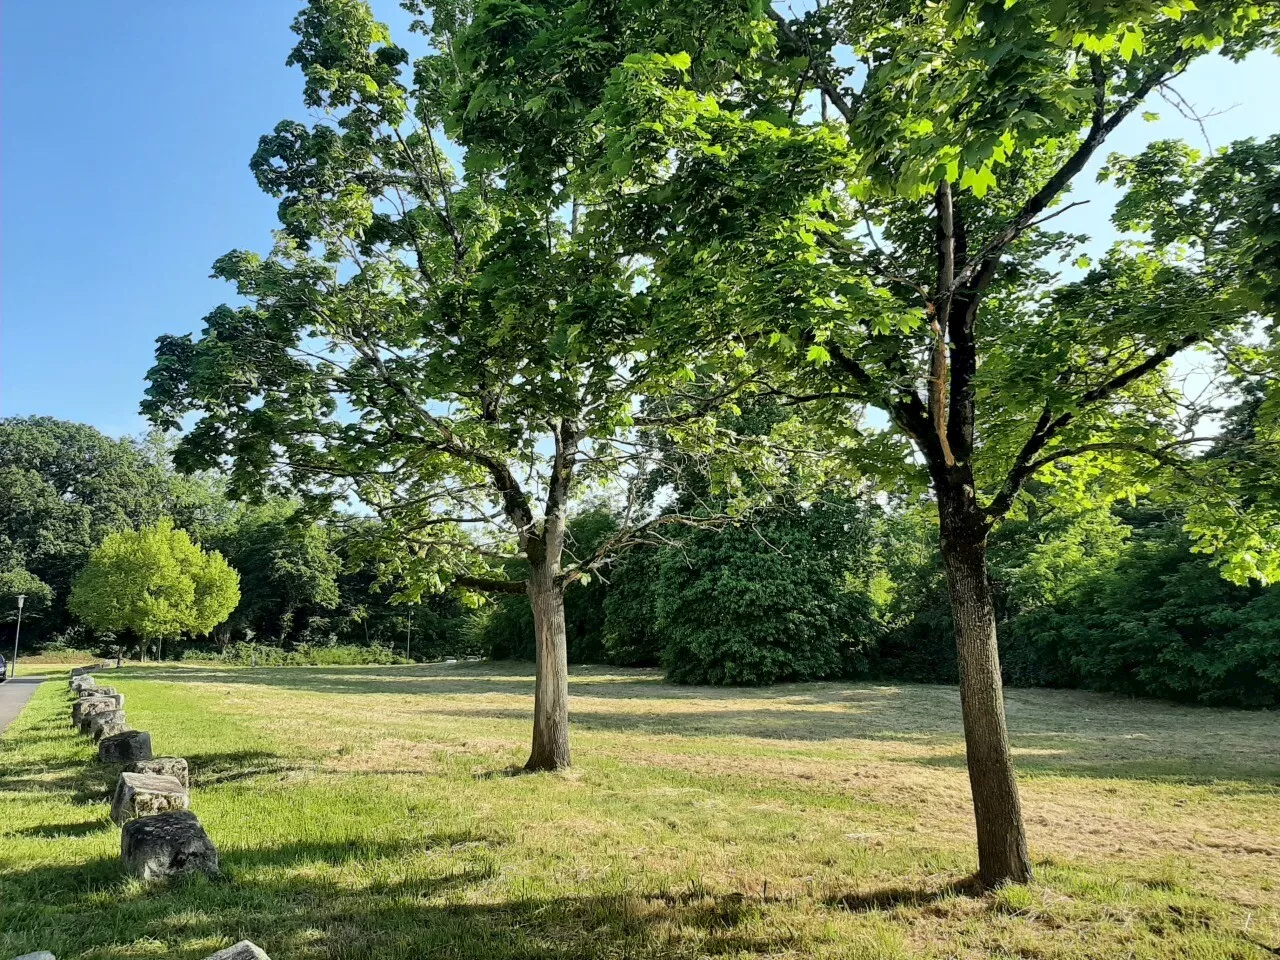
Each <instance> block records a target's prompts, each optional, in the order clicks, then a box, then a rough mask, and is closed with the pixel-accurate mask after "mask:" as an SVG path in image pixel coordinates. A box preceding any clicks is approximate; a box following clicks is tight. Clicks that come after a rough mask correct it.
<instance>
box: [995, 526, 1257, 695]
mask: <svg viewBox="0 0 1280 960" xmlns="http://www.w3.org/2000/svg"><path fill="white" fill-rule="evenodd" d="M1010 632H1011V634H1012V635H1013V636H1014V637H1015V638H1016V643H1015V647H1014V649H1015V650H1016V651H1017V653H1016V655H1015V658H1014V663H1015V669H1016V670H1018V671H1020V674H1019V675H1020V676H1022V677H1025V678H1026V679H1030V680H1032V681H1035V682H1044V680H1045V678H1050V679H1052V680H1053V681H1056V682H1060V683H1062V684H1063V685H1071V686H1082V687H1086V688H1088V689H1093V690H1108V691H1113V692H1117V693H1126V694H1130V695H1133V696H1143V697H1161V698H1165V699H1169V700H1178V701H1183V702H1190V703H1202V704H1213V705H1218V706H1236V707H1274V706H1277V705H1280V588H1277V587H1274V586H1273V587H1259V586H1252V587H1239V586H1236V585H1234V584H1232V583H1229V582H1228V581H1226V580H1224V579H1223V578H1222V577H1221V576H1220V575H1219V574H1218V571H1217V570H1215V569H1214V568H1213V567H1212V565H1211V564H1210V562H1209V560H1208V559H1207V558H1206V557H1203V556H1200V555H1197V554H1193V553H1191V551H1190V544H1189V543H1188V541H1187V539H1186V537H1185V535H1184V534H1183V533H1182V532H1181V530H1180V529H1179V524H1177V523H1172V524H1168V525H1165V526H1162V527H1156V528H1153V529H1151V530H1149V531H1146V532H1145V533H1144V534H1143V535H1142V536H1140V537H1139V536H1135V538H1134V542H1133V543H1132V544H1131V545H1130V547H1129V548H1128V549H1127V550H1126V551H1125V553H1124V555H1123V556H1122V557H1121V558H1120V559H1119V560H1118V561H1117V562H1116V563H1115V564H1114V566H1112V567H1111V568H1110V569H1107V570H1105V571H1103V572H1101V573H1099V574H1098V575H1096V576H1094V577H1093V578H1092V579H1090V580H1088V581H1086V582H1084V583H1082V584H1081V585H1080V586H1079V587H1078V588H1077V589H1075V590H1074V591H1072V592H1071V593H1070V594H1069V595H1068V596H1066V597H1065V598H1063V600H1062V601H1061V602H1059V603H1057V604H1054V605H1052V606H1049V607H1046V608H1044V609H1041V610H1037V611H1034V612H1032V613H1030V614H1025V615H1023V616H1021V617H1019V618H1017V619H1016V620H1015V621H1014V622H1013V623H1012V624H1011V630H1010Z"/></svg>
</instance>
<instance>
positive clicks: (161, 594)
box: [71, 520, 240, 640]
mask: <svg viewBox="0 0 1280 960" xmlns="http://www.w3.org/2000/svg"><path fill="white" fill-rule="evenodd" d="M239 601H240V575H239V574H238V573H236V571H235V570H233V569H231V567H229V566H228V565H227V562H226V561H225V560H223V559H222V555H221V554H219V553H217V552H216V551H211V552H205V551H203V550H201V549H200V548H199V547H198V546H196V545H195V544H193V543H192V542H191V538H190V537H189V536H187V534H186V532H185V531H183V530H175V529H174V527H173V523H172V521H169V520H161V521H160V522H159V523H157V524H156V525H155V526H153V527H146V528H144V529H142V530H137V531H132V530H130V531H122V532H119V533H113V534H111V535H110V536H108V537H107V539H106V540H104V541H103V543H102V546H101V547H99V548H98V549H97V550H95V551H94V553H93V556H92V557H91V558H90V560H89V564H88V565H87V566H86V567H85V569H84V571H83V572H82V573H81V574H80V576H79V577H77V578H76V582H75V586H74V588H73V589H72V591H71V609H72V611H73V612H74V613H75V614H76V615H77V616H79V617H81V618H82V619H83V620H85V621H86V622H88V623H89V624H90V625H92V626H93V627H95V628H96V629H99V630H110V631H114V632H122V631H125V630H129V631H132V632H133V633H134V634H135V635H136V636H138V637H139V638H141V639H143V640H153V639H170V638H177V637H179V636H181V635H182V634H192V635H196V636H201V635H204V634H207V633H208V632H209V631H210V630H212V629H213V628H214V627H216V626H217V625H218V624H220V623H222V621H224V620H225V619H226V618H227V617H228V616H229V615H230V614H231V611H232V610H234V609H235V607H236V604H237V603H239Z"/></svg>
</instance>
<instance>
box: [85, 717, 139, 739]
mask: <svg viewBox="0 0 1280 960" xmlns="http://www.w3.org/2000/svg"><path fill="white" fill-rule="evenodd" d="M85 727H86V729H85V733H87V734H88V735H89V737H90V738H92V740H93V742H94V743H98V742H99V741H101V740H102V739H104V738H105V737H114V736H115V735H116V734H117V733H124V732H125V731H126V730H128V729H129V724H128V723H126V722H125V719H124V711H123V710H114V711H112V712H111V713H95V714H94V715H93V716H92V717H90V718H89V719H88V721H87V723H86V724H85Z"/></svg>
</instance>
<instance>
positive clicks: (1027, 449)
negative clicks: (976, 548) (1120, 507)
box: [985, 333, 1202, 520]
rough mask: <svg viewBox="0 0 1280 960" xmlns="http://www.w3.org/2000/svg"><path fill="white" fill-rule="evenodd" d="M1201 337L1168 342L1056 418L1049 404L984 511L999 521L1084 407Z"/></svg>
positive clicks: (1196, 334)
mask: <svg viewBox="0 0 1280 960" xmlns="http://www.w3.org/2000/svg"><path fill="white" fill-rule="evenodd" d="M1201 339H1202V336H1201V335H1200V334H1198V333H1189V334H1187V335H1186V336H1184V337H1180V338H1179V339H1177V340H1175V341H1173V342H1172V343H1168V344H1165V345H1164V346H1163V347H1161V348H1160V349H1159V350H1157V351H1155V352H1154V353H1152V354H1150V355H1149V356H1148V357H1147V358H1146V359H1145V360H1143V361H1142V362H1141V363H1139V364H1137V365H1136V366H1133V367H1130V368H1129V369H1128V370H1125V371H1124V372H1123V373H1118V374H1116V375H1115V376H1114V377H1112V378H1111V379H1110V380H1108V381H1107V382H1106V383H1103V384H1099V385H1098V386H1096V387H1094V388H1093V389H1091V390H1087V391H1085V392H1084V393H1083V394H1081V395H1080V398H1079V399H1078V400H1077V401H1076V402H1075V404H1073V409H1071V410H1067V411H1065V412H1063V413H1060V414H1059V415H1058V416H1057V417H1054V416H1053V410H1052V407H1051V406H1050V405H1049V404H1047V403H1046V404H1045V407H1044V410H1043V411H1042V412H1041V414H1040V419H1039V420H1038V421H1036V425H1035V428H1034V429H1033V430H1032V431H1031V436H1029V437H1028V438H1027V441H1026V443H1024V444H1023V445H1022V449H1021V450H1020V451H1019V452H1018V456H1017V458H1016V459H1015V460H1014V464H1013V468H1012V469H1011V470H1010V471H1009V473H1008V475H1007V476H1006V477H1005V481H1004V484H1003V485H1002V486H1001V488H1000V492H999V493H998V494H997V495H996V497H995V499H994V500H992V501H991V503H990V505H989V506H988V507H987V509H986V511H985V512H986V514H987V516H988V518H990V519H992V520H998V519H999V518H1001V517H1003V516H1004V515H1005V514H1006V513H1008V511H1009V508H1010V507H1012V506H1013V501H1014V499H1015V498H1016V497H1017V496H1018V493H1019V491H1021V490H1022V488H1023V486H1024V485H1025V484H1026V482H1027V480H1028V479H1030V477H1031V475H1032V474H1033V473H1035V471H1036V470H1038V469H1039V468H1040V467H1041V466H1042V465H1043V464H1044V463H1047V462H1048V461H1047V460H1045V459H1043V458H1041V460H1039V461H1037V460H1036V459H1035V457H1036V454H1038V453H1039V452H1040V451H1041V450H1043V449H1044V448H1045V446H1046V445H1047V444H1048V443H1049V441H1051V440H1052V439H1053V438H1054V437H1055V436H1056V435H1057V434H1058V433H1059V432H1060V431H1061V430H1062V429H1063V428H1064V427H1066V426H1068V425H1069V424H1070V423H1071V422H1072V421H1073V420H1075V418H1076V416H1077V415H1078V414H1079V413H1080V412H1081V411H1082V410H1083V409H1085V408H1087V407H1090V406H1092V405H1094V404H1096V403H1099V402H1101V401H1103V400H1106V399H1107V398H1109V397H1111V396H1113V395H1114V394H1115V393H1117V392H1118V391H1120V390H1123V389H1124V388H1125V387H1127V386H1128V385H1129V384H1131V383H1133V382H1134V381H1135V380H1137V379H1139V378H1140V377H1144V376H1146V375H1147V374H1148V373H1151V372H1152V371H1153V370H1155V369H1156V368H1157V367H1159V366H1160V364H1162V363H1164V362H1165V361H1166V360H1168V359H1169V358H1171V357H1172V356H1173V355H1174V354H1176V353H1178V352H1179V351H1181V350H1185V349H1186V348H1187V347H1190V346H1191V345H1193V344H1195V343H1196V342H1198V341H1199V340H1201ZM1144 449H1146V448H1144Z"/></svg>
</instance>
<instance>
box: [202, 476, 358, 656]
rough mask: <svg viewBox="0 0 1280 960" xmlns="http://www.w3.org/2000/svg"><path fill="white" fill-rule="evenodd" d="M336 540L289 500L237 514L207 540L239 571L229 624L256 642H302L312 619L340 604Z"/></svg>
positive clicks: (338, 562)
mask: <svg viewBox="0 0 1280 960" xmlns="http://www.w3.org/2000/svg"><path fill="white" fill-rule="evenodd" d="M334 540H335V538H334V535H333V533H332V531H331V529H330V527H329V525H328V524H324V523H312V522H310V518H309V517H306V516H300V515H299V513H298V505H297V504H294V503H290V502H288V501H280V500H277V501H272V502H270V503H266V504H261V505H257V506H248V507H241V509H239V510H237V511H236V513H235V514H233V516H232V518H231V519H230V521H228V522H227V523H226V524H224V525H222V526H221V527H220V528H219V529H217V531H216V532H215V533H214V534H213V535H212V536H211V537H209V538H208V542H209V544H210V545H211V546H212V547H215V548H217V549H218V551H219V552H220V553H221V554H222V555H223V556H224V557H225V558H226V559H227V562H229V563H230V564H231V566H232V567H234V568H235V569H236V570H238V571H239V572H240V603H239V605H238V606H237V607H236V609H235V612H234V613H233V614H232V615H231V619H230V620H229V621H228V622H229V623H230V624H231V625H232V626H233V627H234V628H235V629H238V630H240V631H241V632H244V631H252V633H253V635H255V636H257V637H258V638H260V639H262V638H278V639H279V640H280V641H281V643H282V644H283V643H284V642H287V641H294V642H300V641H302V640H306V639H307V638H308V637H307V631H308V627H309V626H310V625H311V623H312V621H315V620H319V619H322V618H324V616H325V614H326V613H327V612H329V611H332V610H334V609H335V608H336V607H337V606H338V603H339V600H340V598H339V595H338V578H339V574H340V573H341V568H342V562H341V560H340V559H339V557H338V555H337V553H336V549H335V548H336V544H335V542H334Z"/></svg>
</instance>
